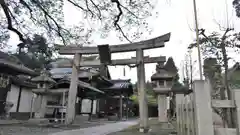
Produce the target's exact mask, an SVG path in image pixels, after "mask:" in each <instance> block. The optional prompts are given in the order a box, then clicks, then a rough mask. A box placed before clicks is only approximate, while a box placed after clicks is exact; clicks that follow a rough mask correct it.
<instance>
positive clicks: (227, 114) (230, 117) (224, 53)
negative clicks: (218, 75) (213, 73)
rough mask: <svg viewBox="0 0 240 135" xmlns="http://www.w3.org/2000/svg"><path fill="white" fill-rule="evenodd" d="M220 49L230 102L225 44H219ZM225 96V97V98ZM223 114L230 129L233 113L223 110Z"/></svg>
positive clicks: (225, 84)
mask: <svg viewBox="0 0 240 135" xmlns="http://www.w3.org/2000/svg"><path fill="white" fill-rule="evenodd" d="M220 47H221V49H222V55H223V62H224V72H225V74H224V88H225V90H224V91H226V92H227V95H226V96H227V99H228V100H231V99H232V96H231V90H230V88H229V83H228V58H227V52H226V48H225V44H224V43H223V42H222V43H221V44H220ZM226 96H225V97H226ZM223 111H224V114H225V120H226V121H227V123H228V126H229V128H232V127H233V125H234V123H233V112H232V110H231V109H224V110H223Z"/></svg>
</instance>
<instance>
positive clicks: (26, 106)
mask: <svg viewBox="0 0 240 135" xmlns="http://www.w3.org/2000/svg"><path fill="white" fill-rule="evenodd" d="M32 96H33V92H32V91H31V89H27V88H22V93H21V100H20V106H19V112H31V101H32Z"/></svg>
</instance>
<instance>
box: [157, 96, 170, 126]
mask: <svg viewBox="0 0 240 135" xmlns="http://www.w3.org/2000/svg"><path fill="white" fill-rule="evenodd" d="M166 111H167V96H166V95H164V94H158V120H159V122H167V121H168V119H167V112H166Z"/></svg>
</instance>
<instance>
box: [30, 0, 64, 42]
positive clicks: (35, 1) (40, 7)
mask: <svg viewBox="0 0 240 135" xmlns="http://www.w3.org/2000/svg"><path fill="white" fill-rule="evenodd" d="M32 2H34V3H35V4H36V5H37V6H38V8H39V9H40V10H41V11H43V13H44V14H45V15H46V16H47V17H48V18H50V19H51V20H52V21H53V22H54V24H55V25H56V27H57V31H56V32H57V33H58V35H59V36H60V37H61V39H62V42H63V44H64V45H66V41H65V39H64V37H63V36H62V34H61V29H62V28H61V27H60V26H59V24H58V23H57V21H56V20H55V19H54V18H53V17H52V16H51V15H49V14H48V12H47V11H46V10H45V9H44V8H43V7H42V5H41V4H40V3H39V1H38V0H32Z"/></svg>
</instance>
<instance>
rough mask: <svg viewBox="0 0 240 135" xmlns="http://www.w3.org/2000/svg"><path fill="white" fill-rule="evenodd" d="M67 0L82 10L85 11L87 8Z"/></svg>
mask: <svg viewBox="0 0 240 135" xmlns="http://www.w3.org/2000/svg"><path fill="white" fill-rule="evenodd" d="M67 1H68V2H70V3H71V4H73V5H74V6H76V7H78V8H80V9H82V10H83V11H85V12H87V9H85V8H83V7H81V6H80V5H79V4H77V3H75V2H73V1H72V0H67Z"/></svg>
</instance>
